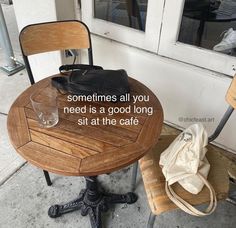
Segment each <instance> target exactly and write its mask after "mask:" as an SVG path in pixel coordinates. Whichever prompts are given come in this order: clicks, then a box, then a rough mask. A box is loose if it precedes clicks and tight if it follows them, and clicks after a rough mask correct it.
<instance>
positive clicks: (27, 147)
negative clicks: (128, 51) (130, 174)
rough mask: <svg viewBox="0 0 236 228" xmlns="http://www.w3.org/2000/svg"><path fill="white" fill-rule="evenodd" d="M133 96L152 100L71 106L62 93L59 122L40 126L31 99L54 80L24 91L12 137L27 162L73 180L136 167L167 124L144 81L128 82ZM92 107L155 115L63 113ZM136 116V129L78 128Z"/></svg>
mask: <svg viewBox="0 0 236 228" xmlns="http://www.w3.org/2000/svg"><path fill="white" fill-rule="evenodd" d="M129 83H130V88H131V93H130V94H131V97H132V96H133V95H148V96H149V101H148V102H137V103H135V104H134V103H133V100H132V99H131V101H129V102H125V103H124V102H117V103H112V102H99V103H98V102H73V103H71V102H68V101H67V95H62V94H60V93H58V103H59V123H58V124H57V125H56V126H54V127H52V128H42V127H40V126H39V124H38V122H37V117H36V114H35V113H34V111H33V109H32V106H31V103H30V95H31V94H32V93H33V92H35V91H37V90H41V89H45V88H50V87H51V79H50V77H49V78H46V79H43V80H41V81H39V82H37V83H36V84H34V85H32V86H30V87H29V88H28V89H26V90H25V91H24V92H23V93H22V94H21V95H20V96H19V97H18V98H17V99H16V100H15V102H14V103H13V105H12V107H11V109H10V111H9V115H8V122H7V125H8V133H9V137H10V140H11V143H12V144H13V146H14V148H15V149H16V151H17V152H18V153H19V154H20V155H21V156H22V157H23V158H24V159H26V160H27V161H29V162H30V163H32V164H33V165H35V166H37V167H40V168H42V169H44V170H47V171H50V172H54V173H57V174H62V175H69V176H95V175H99V174H105V173H109V172H112V171H115V170H118V169H121V168H123V167H125V166H128V165H130V164H132V163H133V162H135V161H137V160H139V159H140V158H141V157H143V156H144V155H145V154H146V153H147V152H148V151H149V150H150V149H151V148H152V147H153V146H154V145H155V144H156V143H157V140H158V137H159V135H160V132H161V128H162V123H163V111H162V107H161V104H160V102H159V101H158V99H157V98H156V96H155V95H154V94H153V93H152V92H151V91H150V90H149V89H148V88H147V87H146V86H144V85H143V84H141V83H140V82H138V81H136V80H134V79H132V78H129ZM84 105H86V106H89V105H93V106H95V107H97V108H99V107H101V106H102V107H105V108H106V110H107V108H108V107H111V106H117V107H121V106H122V107H127V106H129V105H131V106H133V105H136V106H139V107H153V114H152V115H148V114H146V113H141V114H137V113H128V114H119V113H118V114H114V115H113V116H108V115H107V114H100V113H96V114H91V113H86V114H67V113H66V114H65V113H64V111H63V107H67V106H70V107H71V106H76V107H80V106H81V107H82V106H84ZM106 116H107V117H109V118H115V119H116V120H117V122H118V123H119V121H120V119H130V118H131V117H137V119H138V121H139V124H138V125H121V124H117V125H115V126H113V125H101V124H100V125H98V126H92V125H91V124H90V125H88V126H80V125H78V119H79V118H81V117H87V118H88V119H91V118H97V117H98V118H100V119H101V118H102V117H106Z"/></svg>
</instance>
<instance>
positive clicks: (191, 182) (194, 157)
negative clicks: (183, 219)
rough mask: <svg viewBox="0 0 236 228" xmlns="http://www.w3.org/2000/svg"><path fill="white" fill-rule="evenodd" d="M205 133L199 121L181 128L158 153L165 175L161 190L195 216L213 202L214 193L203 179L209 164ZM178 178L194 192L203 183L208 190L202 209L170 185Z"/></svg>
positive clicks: (210, 207) (210, 210) (209, 210)
mask: <svg viewBox="0 0 236 228" xmlns="http://www.w3.org/2000/svg"><path fill="white" fill-rule="evenodd" d="M207 143H208V136H207V132H206V130H205V129H204V127H203V125H202V124H193V125H191V126H190V127H189V128H187V129H186V130H185V131H183V132H182V133H181V134H180V135H179V136H178V137H177V138H176V139H175V140H174V141H173V142H172V143H171V144H170V146H169V147H168V148H167V149H166V150H165V151H164V152H162V154H161V156H160V162H159V164H160V166H161V167H162V172H163V175H164V176H165V178H166V184H165V190H166V194H167V196H168V197H169V198H170V200H171V201H172V202H173V203H175V204H176V205H177V206H178V207H179V208H180V209H182V210H183V211H185V212H186V213H188V214H191V215H195V216H205V215H209V214H211V213H212V212H213V211H214V210H215V208H216V205H217V200H216V194H215V191H214V189H213V187H212V186H211V184H210V183H209V182H208V181H207V176H208V173H209V170H210V164H209V162H208V160H207V158H206V157H205V154H206V152H207V148H206V146H207ZM176 182H178V183H179V184H180V185H181V186H182V187H183V188H184V189H185V190H187V191H188V192H190V193H192V194H198V193H199V192H200V191H201V190H202V188H203V186H204V185H206V187H207V188H208V189H209V192H210V203H209V206H208V207H207V209H206V210H205V211H204V212H202V211H200V210H198V209H196V208H195V207H193V206H192V205H191V204H189V203H188V202H186V201H185V200H183V199H182V198H181V197H180V196H178V195H177V194H176V193H175V192H174V191H173V189H172V187H171V185H172V184H174V183H176Z"/></svg>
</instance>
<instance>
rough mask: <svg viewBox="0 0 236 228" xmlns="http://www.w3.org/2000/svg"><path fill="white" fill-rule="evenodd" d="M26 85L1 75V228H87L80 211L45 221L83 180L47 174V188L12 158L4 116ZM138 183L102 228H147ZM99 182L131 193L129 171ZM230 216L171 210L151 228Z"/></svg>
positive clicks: (8, 12) (226, 225) (7, 9)
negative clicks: (132, 195) (135, 198)
mask: <svg viewBox="0 0 236 228" xmlns="http://www.w3.org/2000/svg"><path fill="white" fill-rule="evenodd" d="M2 7H3V11H4V13H5V18H6V21H7V25H8V29H9V33H10V36H11V40H12V44H13V48H14V51H15V54H16V57H17V58H18V59H19V60H21V55H20V48H19V44H18V31H17V26H16V21H15V17H14V10H13V6H12V5H10V6H9V5H2ZM2 60H3V53H2V50H1V49H0V64H2ZM29 85H30V83H29V81H28V78H27V74H26V71H25V70H24V71H21V72H19V73H17V74H15V75H13V76H10V77H8V76H6V75H5V73H3V72H0V228H13V227H17V228H45V227H49V228H75V227H76V228H90V222H89V218H88V217H83V216H81V215H80V212H79V211H78V212H73V213H70V214H67V215H64V216H62V217H60V218H57V219H51V218H49V217H48V215H47V210H48V208H49V207H50V206H51V205H52V204H57V203H63V202H67V201H69V200H72V199H74V198H76V197H77V196H78V194H79V192H80V190H81V189H82V188H83V187H84V184H85V182H84V179H83V178H82V177H64V176H59V175H54V174H50V175H51V178H52V182H53V185H52V186H51V187H48V186H47V185H46V182H45V179H44V176H43V172H42V170H40V169H37V168H36V167H35V166H32V165H30V164H28V163H26V164H25V165H23V164H24V160H23V159H22V158H20V157H19V156H18V155H17V154H16V152H15V150H14V148H13V147H12V146H11V144H10V142H9V140H8V135H7V129H6V120H7V113H8V111H9V108H10V106H11V104H12V102H13V101H14V100H15V98H16V97H17V96H18V95H19V94H20V93H21V92H22V91H23V90H24V89H25V88H27V87H28V86H29ZM169 129H170V128H168V127H165V128H164V133H167V132H168V133H169V132H170V130H169ZM171 132H173V130H171ZM9 177H10V178H9ZM8 178H9V179H8ZM6 179H7V181H6ZM137 180H138V181H137V189H136V193H137V194H138V196H139V199H138V201H137V202H136V203H135V204H132V205H126V204H120V205H116V206H115V207H113V208H112V209H111V210H110V211H109V212H107V213H105V214H103V223H104V227H107V228H145V227H146V224H147V221H148V216H149V213H150V209H149V205H148V201H147V197H146V193H145V190H144V187H143V182H142V179H141V177H140V173H139V174H138V177H137ZM99 181H100V182H101V183H102V186H103V187H104V188H105V189H106V190H108V191H110V192H115V193H126V192H128V191H130V184H131V168H130V167H127V168H125V169H122V170H120V171H118V172H114V173H111V174H109V175H101V176H99ZM235 215H236V207H235V206H234V205H232V204H230V203H228V202H219V204H218V207H217V210H216V211H215V213H213V214H212V215H210V216H208V217H204V218H197V217H193V216H190V215H188V214H186V213H184V212H182V211H180V210H175V211H171V212H169V213H165V214H162V215H160V216H158V217H157V219H156V222H155V225H154V227H156V228H157V227H159V228H205V227H214V228H233V227H235V224H236V216H235Z"/></svg>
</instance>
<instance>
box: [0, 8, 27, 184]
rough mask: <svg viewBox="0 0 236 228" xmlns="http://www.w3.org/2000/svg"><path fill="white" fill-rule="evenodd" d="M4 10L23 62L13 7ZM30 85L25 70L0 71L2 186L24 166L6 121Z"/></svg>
mask: <svg viewBox="0 0 236 228" xmlns="http://www.w3.org/2000/svg"><path fill="white" fill-rule="evenodd" d="M2 8H3V12H4V15H5V19H6V23H7V27H8V30H9V35H10V39H11V42H12V46H13V50H14V53H15V57H16V58H17V59H18V60H20V61H22V57H21V51H20V46H19V41H18V29H17V24H16V20H15V15H14V9H13V6H12V5H4V4H2ZM0 65H1V66H4V55H3V50H2V49H0ZM29 85H30V84H29V81H28V77H27V73H26V71H25V70H23V71H20V72H18V73H16V74H14V75H12V76H9V77H8V76H7V75H6V74H5V72H3V71H0V126H1V127H0V184H1V183H3V182H4V181H5V180H6V179H7V178H8V177H9V176H11V175H12V174H13V173H14V172H15V171H16V170H17V169H19V167H21V166H22V165H23V164H24V160H23V159H22V158H21V157H20V156H19V155H17V154H16V152H15V150H14V148H13V147H12V146H11V144H10V142H9V140H8V135H7V128H6V121H7V113H8V111H9V109H10V107H11V104H12V103H13V101H14V100H15V99H16V97H17V96H18V95H19V94H20V93H21V92H22V91H24V90H25V88H27V87H28V86H29Z"/></svg>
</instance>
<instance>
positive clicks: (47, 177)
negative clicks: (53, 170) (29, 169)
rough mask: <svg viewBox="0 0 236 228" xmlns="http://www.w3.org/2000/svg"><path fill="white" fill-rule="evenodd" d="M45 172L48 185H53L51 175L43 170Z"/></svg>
mask: <svg viewBox="0 0 236 228" xmlns="http://www.w3.org/2000/svg"><path fill="white" fill-rule="evenodd" d="M43 173H44V176H45V179H46V182H47V185H48V186H51V185H52V181H51V179H50V176H49V173H48V171H46V170H43Z"/></svg>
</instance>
